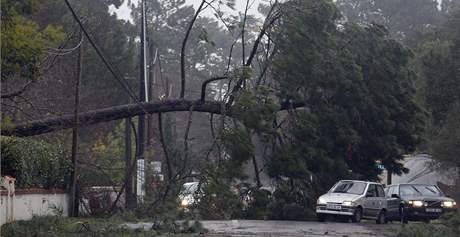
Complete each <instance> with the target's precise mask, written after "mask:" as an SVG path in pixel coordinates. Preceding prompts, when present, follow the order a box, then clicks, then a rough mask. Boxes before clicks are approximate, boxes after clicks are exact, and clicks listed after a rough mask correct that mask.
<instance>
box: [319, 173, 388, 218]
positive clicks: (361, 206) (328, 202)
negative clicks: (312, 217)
mask: <svg viewBox="0 0 460 237" xmlns="http://www.w3.org/2000/svg"><path fill="white" fill-rule="evenodd" d="M387 211H388V210H387V199H386V197H385V191H384V187H383V185H382V184H379V183H374V182H367V181H358V180H341V181H339V182H338V183H336V184H335V185H334V186H333V187H332V188H331V189H330V190H329V192H327V193H326V194H324V195H322V196H321V197H319V198H318V201H317V205H316V215H317V217H318V220H319V221H324V220H325V219H326V217H327V216H342V217H346V218H348V219H351V221H353V222H360V221H361V219H363V218H365V219H375V220H376V222H377V223H378V224H383V223H386V221H387V220H386V213H387Z"/></svg>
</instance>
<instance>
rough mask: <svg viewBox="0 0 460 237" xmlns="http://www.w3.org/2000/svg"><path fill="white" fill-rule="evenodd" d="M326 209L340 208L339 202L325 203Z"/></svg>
mask: <svg viewBox="0 0 460 237" xmlns="http://www.w3.org/2000/svg"><path fill="white" fill-rule="evenodd" d="M327 209H331V210H341V209H342V206H341V205H340V204H330V203H328V204H327Z"/></svg>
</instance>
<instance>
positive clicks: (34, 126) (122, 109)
mask: <svg viewBox="0 0 460 237" xmlns="http://www.w3.org/2000/svg"><path fill="white" fill-rule="evenodd" d="M192 105H193V111H196V112H205V113H212V114H222V115H226V116H232V111H231V107H230V106H229V105H227V106H226V107H227V108H225V109H223V108H222V107H221V103H220V102H216V101H212V102H201V101H187V100H168V101H161V102H148V103H136V104H127V105H119V106H114V107H109V108H104V109H98V110H92V111H88V112H84V113H79V114H78V118H79V119H78V124H79V126H87V125H91V124H97V123H102V122H109V121H113V120H118V119H123V118H131V117H135V116H138V115H141V114H156V113H166V112H184V111H190V107H191V106H192ZM304 105H305V103H303V102H296V103H285V104H282V105H281V107H280V110H286V109H294V108H297V107H303V106H304ZM75 124H76V121H75V117H74V115H63V116H58V117H52V118H47V119H40V120H34V121H30V122H27V123H23V124H18V125H16V126H12V127H7V128H3V129H2V130H1V135H2V136H18V137H27V136H34V135H40V134H45V133H49V132H54V131H59V130H63V129H69V128H73V127H74V126H75Z"/></svg>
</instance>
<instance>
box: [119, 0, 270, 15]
mask: <svg viewBox="0 0 460 237" xmlns="http://www.w3.org/2000/svg"><path fill="white" fill-rule="evenodd" d="M137 1H138V0H133V1H132V2H134V3H135V2H137ZM127 2H128V1H124V3H123V5H122V6H120V8H119V9H116V8H115V7H113V6H111V7H110V10H111V11H112V12H115V13H116V14H117V16H118V17H119V18H121V19H125V20H130V19H131V15H130V14H131V10H130V9H129V8H128V6H127ZM186 2H187V4H189V5H192V4H193V5H194V6H195V9H196V8H197V7H198V6H199V5H200V3H201V0H186ZM264 2H265V3H266V2H268V1H267V0H250V3H251V4H252V7H251V9H250V10H249V14H253V15H259V16H260V14H259V13H258V11H257V7H258V6H259V4H260V3H264ZM245 6H246V0H235V11H231V10H230V9H227V11H228V13H229V14H237V13H238V12H244V9H245ZM203 14H204V15H208V16H213V13H212V11H211V10H210V9H209V10H207V11H205V12H204V13H203Z"/></svg>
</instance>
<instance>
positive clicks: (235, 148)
mask: <svg viewBox="0 0 460 237" xmlns="http://www.w3.org/2000/svg"><path fill="white" fill-rule="evenodd" d="M222 143H223V145H224V147H225V151H226V153H227V154H228V157H226V159H223V160H222V161H221V164H220V165H219V167H218V169H219V170H220V171H221V172H222V176H221V178H224V179H227V180H229V181H231V180H232V179H233V178H241V177H242V176H243V174H242V171H241V168H242V166H243V165H244V164H245V163H246V162H247V161H248V160H249V159H250V158H251V157H252V156H253V155H254V145H253V144H252V142H251V138H250V137H249V135H248V134H247V132H245V131H243V130H241V129H230V128H228V129H225V130H224V131H223V132H222Z"/></svg>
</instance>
